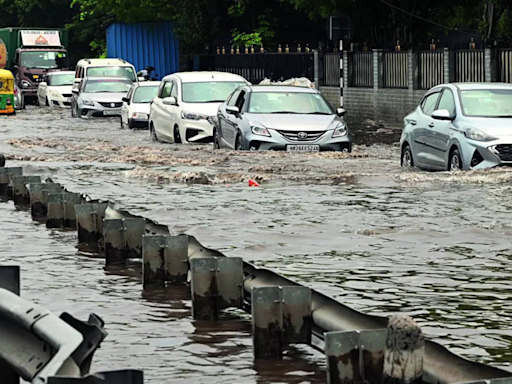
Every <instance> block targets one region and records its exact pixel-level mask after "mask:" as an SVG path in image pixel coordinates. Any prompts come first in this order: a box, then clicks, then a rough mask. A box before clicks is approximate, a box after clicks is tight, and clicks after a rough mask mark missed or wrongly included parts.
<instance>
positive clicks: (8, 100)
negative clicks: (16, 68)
mask: <svg viewBox="0 0 512 384" xmlns="http://www.w3.org/2000/svg"><path fill="white" fill-rule="evenodd" d="M15 113H16V111H15V110H14V76H13V74H12V72H11V71H8V70H6V69H0V115H14V114H15Z"/></svg>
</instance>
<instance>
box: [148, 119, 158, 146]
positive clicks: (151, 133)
mask: <svg viewBox="0 0 512 384" xmlns="http://www.w3.org/2000/svg"><path fill="white" fill-rule="evenodd" d="M149 137H151V141H154V142H155V143H156V142H158V141H159V140H158V136H157V135H156V131H155V127H153V124H151V125H150V126H149Z"/></svg>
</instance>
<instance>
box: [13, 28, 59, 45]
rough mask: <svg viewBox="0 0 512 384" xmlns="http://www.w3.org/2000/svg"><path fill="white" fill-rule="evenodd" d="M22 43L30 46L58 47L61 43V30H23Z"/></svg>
mask: <svg viewBox="0 0 512 384" xmlns="http://www.w3.org/2000/svg"><path fill="white" fill-rule="evenodd" d="M20 33H21V44H22V45H23V46H30V47H37V46H41V47H58V46H60V45H61V43H60V33H59V31H21V32H20Z"/></svg>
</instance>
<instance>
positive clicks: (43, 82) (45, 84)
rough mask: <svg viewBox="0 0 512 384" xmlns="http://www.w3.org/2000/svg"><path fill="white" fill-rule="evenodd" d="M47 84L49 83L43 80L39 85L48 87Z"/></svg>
mask: <svg viewBox="0 0 512 384" xmlns="http://www.w3.org/2000/svg"><path fill="white" fill-rule="evenodd" d="M47 85H48V84H47V83H46V81H41V82H40V83H39V86H40V87H46V86H47Z"/></svg>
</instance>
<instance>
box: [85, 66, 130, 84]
mask: <svg viewBox="0 0 512 384" xmlns="http://www.w3.org/2000/svg"><path fill="white" fill-rule="evenodd" d="M87 76H88V77H124V78H126V79H128V80H131V81H132V82H133V81H135V79H136V77H135V71H134V70H133V68H132V67H114V66H106V67H90V68H87Z"/></svg>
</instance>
